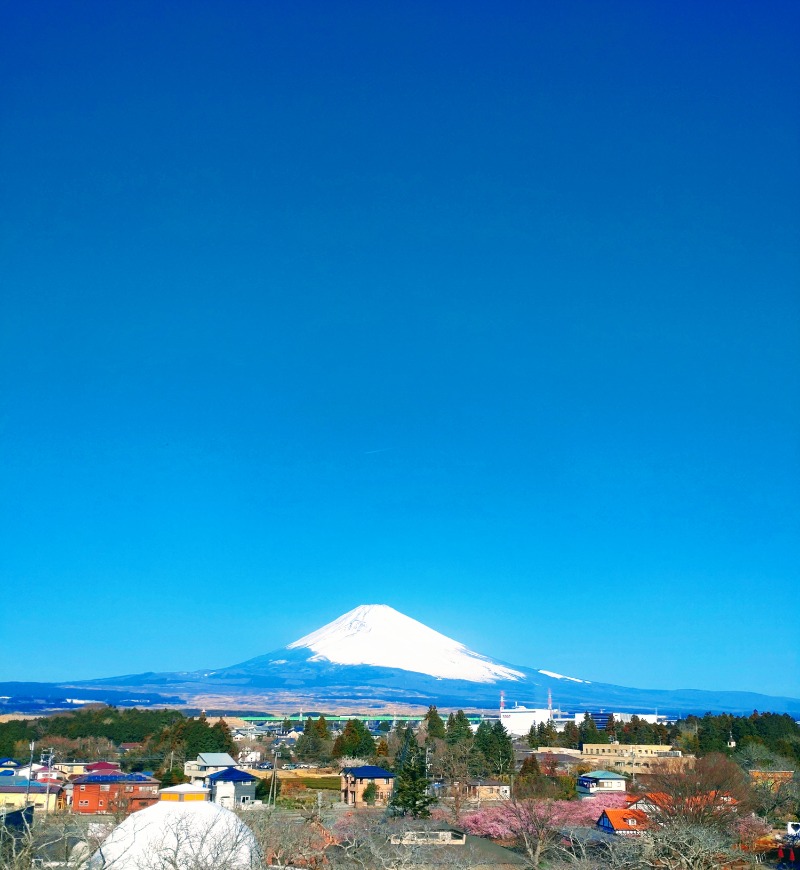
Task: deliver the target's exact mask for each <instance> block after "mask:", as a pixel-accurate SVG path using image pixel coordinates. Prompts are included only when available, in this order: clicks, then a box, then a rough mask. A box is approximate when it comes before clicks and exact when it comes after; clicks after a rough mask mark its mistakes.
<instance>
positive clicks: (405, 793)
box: [390, 746, 436, 819]
mask: <svg viewBox="0 0 800 870" xmlns="http://www.w3.org/2000/svg"><path fill="white" fill-rule="evenodd" d="M435 800H436V799H435V798H433V797H431V796H430V795H429V794H428V776H427V772H426V770H425V752H424V750H421V749H420V748H419V746H416V748H415V750H414V751H413V754H411V755H410V757H409V758H407V759H406V762H405V763H404V764H403V766H402V768H401V769H400V771H399V772H398V774H397V777H396V778H395V781H394V793H393V794H392V800H391V803H390V806H391V808H392V810H393V812H395V813H396V814H397V815H401V816H406V815H409V816H412V817H413V818H415V819H419V818H428V816H430V814H431V812H430V809H429V807H430V805H431V804H432V803H434V802H435Z"/></svg>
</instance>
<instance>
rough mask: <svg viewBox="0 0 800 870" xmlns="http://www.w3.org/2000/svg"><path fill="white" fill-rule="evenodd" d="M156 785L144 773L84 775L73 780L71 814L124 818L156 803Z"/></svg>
mask: <svg viewBox="0 0 800 870" xmlns="http://www.w3.org/2000/svg"><path fill="white" fill-rule="evenodd" d="M158 786H159V781H158V780H157V779H153V777H152V776H146V775H145V774H144V773H121V772H119V773H85V774H83V776H78V777H76V778H75V779H74V780H73V781H72V812H73V813H124V814H125V815H126V816H127V815H130V814H131V813H135V812H136V810H143V809H144V808H145V807H149V806H152V804H154V803H157V802H158Z"/></svg>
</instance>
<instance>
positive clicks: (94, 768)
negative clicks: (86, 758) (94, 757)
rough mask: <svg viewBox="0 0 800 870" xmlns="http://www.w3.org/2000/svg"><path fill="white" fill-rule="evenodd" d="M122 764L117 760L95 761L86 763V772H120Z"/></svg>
mask: <svg viewBox="0 0 800 870" xmlns="http://www.w3.org/2000/svg"><path fill="white" fill-rule="evenodd" d="M119 771H120V766H119V763H118V762H116V761H93V762H92V763H91V764H87V765H86V769H85V770H84V773H119Z"/></svg>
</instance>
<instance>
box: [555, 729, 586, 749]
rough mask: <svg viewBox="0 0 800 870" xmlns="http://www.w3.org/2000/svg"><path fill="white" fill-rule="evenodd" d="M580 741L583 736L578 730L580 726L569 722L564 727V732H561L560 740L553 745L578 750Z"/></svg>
mask: <svg viewBox="0 0 800 870" xmlns="http://www.w3.org/2000/svg"><path fill="white" fill-rule="evenodd" d="M550 724H552V723H550ZM553 731H555V726H553ZM580 741H581V734H580V731H579V730H578V726H577V725H576V724H575V723H574V722H567V724H566V725H565V726H564V730H563V731H562V732H561V736H560V739H558V740H557V741H556V743H554V744H552V745H554V746H555V745H561V746H564V747H566V748H567V749H577V748H578V744H579V743H580Z"/></svg>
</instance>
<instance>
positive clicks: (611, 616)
mask: <svg viewBox="0 0 800 870" xmlns="http://www.w3.org/2000/svg"><path fill="white" fill-rule="evenodd" d="M3 18H4V24H3V28H2V36H0V40H2V45H1V46H0V48H1V49H2V50H0V78H1V80H2V83H3V84H2V95H1V97H0V99H1V100H2V104H1V105H0V124H2V130H1V135H0V179H1V182H0V200H1V201H2V209H0V220H2V226H1V227H0V270H1V271H0V281H1V282H2V299H3V301H2V309H1V310H0V323H1V324H2V333H0V336H1V341H0V354H2V357H1V365H0V376H1V377H2V381H0V400H1V401H2V411H1V412H0V448H1V450H2V462H1V463H0V493H1V494H2V498H1V499H0V535H1V536H2V544H1V545H0V580H1V581H2V588H3V591H4V597H5V605H6V607H5V617H4V619H3V631H2V634H3V638H4V642H3V649H4V652H5V654H4V656H3V661H2V666H1V668H0V679H40V680H48V679H65V678H78V677H87V678H88V677H95V676H108V675H112V674H119V673H131V672H138V671H144V670H170V669H191V668H196V667H217V666H223V665H228V664H232V663H234V662H237V661H241V660H243V659H246V658H249V657H251V656H254V655H257V654H260V653H264V652H267V651H269V650H271V649H274V648H276V647H279V646H282V645H284V644H285V643H287V642H289V641H291V640H294V639H295V638H297V637H299V636H300V635H302V634H304V633H306V632H308V631H310V630H312V629H314V628H317V627H319V626H320V625H321V624H323V623H324V622H327V621H329V620H330V619H333V618H334V617H336V616H338V615H339V614H340V613H342V612H344V611H345V610H348V609H350V608H351V607H354V606H355V605H357V604H361V603H386V604H390V605H392V606H394V607H396V608H398V609H399V610H401V611H403V612H405V613H407V614H408V615H410V616H413V617H415V618H417V619H420V620H422V621H423V622H425V623H427V624H429V625H431V626H432V627H434V628H437V629H439V630H440V631H443V632H445V633H446V634H449V635H451V636H454V637H456V638H458V639H459V640H462V641H464V642H465V643H467V644H468V645H469V646H471V647H472V648H474V649H477V650H479V651H481V652H484V653H486V654H488V655H492V656H494V657H497V658H500V659H503V660H506V661H510V662H512V663H519V664H524V665H528V666H533V667H542V668H549V669H551V670H555V671H558V672H560V673H566V674H575V675H577V676H580V677H584V678H588V679H592V680H601V681H607V682H615V683H619V684H623V685H633V686H652V687H658V688H670V687H684V686H691V687H697V688H708V689H750V690H756V691H764V692H770V693H774V694H779V693H781V694H788V695H793V696H795V697H800V657H799V655H798V646H800V642H799V641H798V636H797V627H796V622H797V620H796V613H797V600H798V587H800V583H799V582H798V555H799V551H800V547H799V546H798V544H799V543H800V540H799V539H800V534H799V531H800V523H799V518H800V510H799V508H800V505H799V504H798V502H799V501H800V450H799V449H798V443H799V437H798V436H799V435H800V405H799V399H800V384H798V381H799V380H800V326H799V324H800V316H799V315H800V310H799V309H800V302H799V301H798V300H799V294H798V289H799V287H800V280H799V279H800V255H798V250H800V248H799V247H798V241H799V239H800V233H798V228H799V227H798V225H799V224H800V218H799V216H798V203H800V100H798V95H799V94H800V87H799V86H800V69H799V65H798V55H797V45H798V44H800V4H798V3H797V2H795V0H789V2H759V3H752V2H728V0H725V2H701V3H697V2H678V3H673V2H669V3H668V2H655V0H653V2H650V0H648V2H640V0H630V2H613V0H610V2H603V3H597V2H594V0H586V2H577V0H575V2H570V0H565V2H557V3H552V2H530V0H526V2H518V3H517V2H507V3H499V4H498V3H491V4H490V3H488V2H487V3H464V2H461V3H455V2H453V3H445V2H441V3H440V2H430V0H425V2H408V0H404V2H397V3H391V2H389V3H377V4H376V3H372V2H367V0H363V2H338V0H337V2H334V3H331V2H318V3H314V2H304V0H300V2H297V3H277V2H274V3H268V2H264V3H261V2H227V3H221V2H199V0H192V2H188V0H186V2H179V0H176V2H170V3H164V2H149V0H140V2H137V3H109V2H105V0H103V2H99V0H96V2H92V0H89V2H83V3H56V2H36V0H32V2H26V3H11V2H5V3H3ZM218 622H219V623H220V624H222V625H223V626H224V628H218V627H217V623H218ZM587 625H588V626H589V628H588V630H587V628H586V626H587ZM232 626H234V628H231V627H232ZM587 635H588V636H587ZM519 700H525V699H519Z"/></svg>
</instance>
